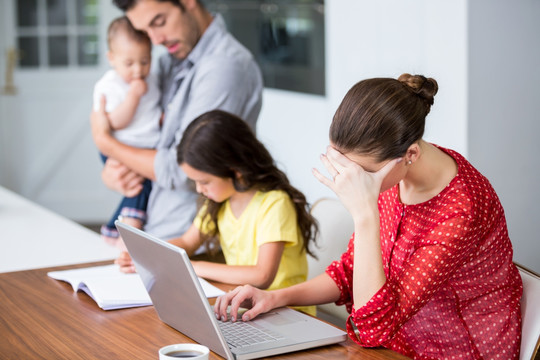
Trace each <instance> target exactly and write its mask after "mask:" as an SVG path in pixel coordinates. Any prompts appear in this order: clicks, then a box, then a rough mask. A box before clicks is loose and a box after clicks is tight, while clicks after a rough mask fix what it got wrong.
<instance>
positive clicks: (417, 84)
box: [398, 74, 439, 106]
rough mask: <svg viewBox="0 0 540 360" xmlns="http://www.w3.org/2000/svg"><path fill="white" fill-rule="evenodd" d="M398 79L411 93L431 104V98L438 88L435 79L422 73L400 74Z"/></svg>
mask: <svg viewBox="0 0 540 360" xmlns="http://www.w3.org/2000/svg"><path fill="white" fill-rule="evenodd" d="M398 81H400V82H401V83H403V84H405V85H406V86H407V87H408V88H409V89H410V90H411V91H412V92H413V93H415V94H416V95H418V96H419V97H420V98H422V99H424V101H426V102H427V104H428V105H430V106H431V105H433V98H434V97H435V94H437V91H438V90H439V85H438V84H437V81H435V79H432V78H426V77H425V76H423V75H411V74H402V75H401V76H400V77H399V78H398Z"/></svg>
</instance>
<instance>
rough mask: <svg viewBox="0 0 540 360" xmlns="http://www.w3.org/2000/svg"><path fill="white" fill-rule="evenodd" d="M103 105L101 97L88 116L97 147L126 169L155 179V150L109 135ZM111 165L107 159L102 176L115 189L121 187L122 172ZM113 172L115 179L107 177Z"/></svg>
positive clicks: (107, 121) (104, 101) (109, 127)
mask: <svg viewBox="0 0 540 360" xmlns="http://www.w3.org/2000/svg"><path fill="white" fill-rule="evenodd" d="M105 105H106V100H105V98H104V97H102V98H101V99H100V107H99V110H97V111H96V110H94V111H92V114H91V116H90V124H91V127H92V137H93V138H94V142H95V144H96V146H97V148H98V149H99V151H101V153H102V154H104V155H105V156H107V157H108V158H109V159H111V158H112V159H115V160H117V162H119V163H121V164H123V165H124V166H125V167H127V169H129V170H131V171H133V172H135V173H137V174H138V175H140V176H142V177H144V178H147V179H150V180H155V172H154V158H155V156H156V150H154V149H142V148H136V147H133V146H129V145H126V144H124V143H122V142H120V141H118V140H116V139H115V138H114V137H113V136H112V135H111V131H112V129H111V125H110V122H109V118H108V116H107V113H106V112H105ZM111 167H112V166H111V163H109V161H107V163H106V164H105V167H104V169H103V173H102V178H103V181H104V182H105V184H106V185H107V186H108V187H110V188H111V189H114V190H116V189H117V188H119V187H122V186H121V183H122V182H121V181H120V179H119V175H120V174H121V173H122V172H120V171H117V170H118V169H111ZM113 170H116V171H113ZM113 174H115V175H116V179H109V178H108V177H109V176H110V175H113ZM106 177H107V179H106ZM141 181H142V180H141ZM113 183H114V184H113ZM121 192H122V193H123V191H121Z"/></svg>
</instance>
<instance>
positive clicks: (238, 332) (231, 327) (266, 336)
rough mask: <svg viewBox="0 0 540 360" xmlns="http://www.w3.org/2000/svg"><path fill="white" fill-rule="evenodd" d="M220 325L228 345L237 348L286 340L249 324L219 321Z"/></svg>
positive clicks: (274, 333)
mask: <svg viewBox="0 0 540 360" xmlns="http://www.w3.org/2000/svg"><path fill="white" fill-rule="evenodd" d="M218 323H219V327H220V328H221V332H222V333H223V335H224V336H225V339H226V340H227V343H228V344H229V345H230V346H232V347H235V348H241V347H244V346H249V345H255V344H263V343H268V342H271V341H276V340H280V339H283V338H284V337H283V336H281V335H280V334H278V333H276V332H274V331H271V330H268V329H263V328H260V327H255V326H253V325H251V324H250V323H249V322H243V321H237V322H232V321H226V322H222V321H218Z"/></svg>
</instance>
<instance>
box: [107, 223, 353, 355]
mask: <svg viewBox="0 0 540 360" xmlns="http://www.w3.org/2000/svg"><path fill="white" fill-rule="evenodd" d="M116 227H117V228H118V231H119V232H120V235H121V236H122V238H123V240H124V242H125V244H126V247H127V249H128V251H129V253H130V255H131V257H132V259H133V261H134V263H135V267H136V268H137V272H138V273H139V275H140V276H141V278H142V281H143V283H144V284H145V287H146V290H147V291H148V294H149V295H150V298H151V299H152V303H153V305H154V307H155V309H156V312H157V313H158V315H159V318H160V319H161V320H162V321H163V322H165V323H166V324H168V325H169V326H171V327H173V328H175V329H176V330H178V331H180V332H181V333H182V334H184V335H186V336H188V337H190V338H191V339H193V340H194V341H196V342H198V343H200V344H203V345H205V346H208V347H209V348H210V349H211V350H212V351H213V352H215V353H217V354H219V355H221V356H223V357H224V358H226V359H255V358H260V357H264V356H272V355H277V354H283V353H286V352H291V351H297V350H303V349H309V348H313V347H317V346H323V345H329V344H334V343H338V342H342V341H344V340H346V339H347V334H346V333H345V332H344V331H342V330H340V329H338V328H336V327H334V326H331V325H328V324H326V323H325V322H323V321H320V320H318V319H317V318H314V317H311V316H309V315H306V314H304V313H301V312H299V311H296V310H292V309H289V308H280V309H275V310H273V311H272V312H269V313H267V314H263V315H259V316H258V317H257V318H255V319H254V320H252V321H248V322H242V321H237V322H234V323H233V322H231V321H226V322H222V321H218V320H217V319H216V317H215V315H214V310H213V308H212V306H211V305H210V304H209V303H208V299H207V298H206V296H205V295H204V292H203V290H202V288H201V285H200V283H199V281H198V280H197V275H196V274H195V271H194V270H193V267H192V266H191V262H190V261H189V257H188V256H187V253H186V252H185V251H184V249H181V248H179V247H176V246H174V245H171V244H169V243H168V242H166V241H162V240H160V239H157V238H155V237H153V236H151V235H149V234H147V233H145V232H143V231H140V230H138V229H135V228H133V227H130V226H129V225H126V224H123V223H120V222H118V221H117V222H116ZM235 333H236V334H235Z"/></svg>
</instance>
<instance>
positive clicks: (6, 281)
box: [0, 262, 406, 360]
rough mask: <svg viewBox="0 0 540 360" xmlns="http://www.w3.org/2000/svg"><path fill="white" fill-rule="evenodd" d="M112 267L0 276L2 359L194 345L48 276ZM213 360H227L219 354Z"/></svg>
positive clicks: (148, 318) (150, 352) (344, 352)
mask: <svg viewBox="0 0 540 360" xmlns="http://www.w3.org/2000/svg"><path fill="white" fill-rule="evenodd" d="M106 263H110V262H99V263H88V264H79V265H74V266H61V267H54V268H44V269H35V270H26V271H17V272H9V273H0V357H1V358H2V359H30V358H31V359H34V358H35V359H92V360H94V359H115V360H117V359H120V360H121V359H130V360H133V359H157V358H158V354H157V352H158V350H159V348H161V347H163V346H165V345H169V344H174V343H185V342H193V341H192V340H191V339H189V338H188V337H186V336H184V335H182V334H181V333H179V332H178V331H176V330H174V329H173V328H171V327H169V326H168V325H166V324H165V323H163V322H162V321H161V320H159V318H158V316H157V313H156V312H155V310H154V308H153V307H152V306H147V307H141V308H132V309H122V310H111V311H104V310H101V309H100V308H99V307H98V306H97V305H96V303H95V302H94V301H93V300H92V299H91V298H90V297H89V296H87V295H86V294H85V293H83V292H77V293H74V292H73V289H72V288H71V286H70V285H69V284H67V283H65V282H62V281H57V280H54V279H52V278H49V277H48V276H47V272H48V271H52V270H64V269H68V268H76V267H83V266H95V265H103V264H106ZM216 285H218V286H219V287H221V288H223V289H224V290H227V285H223V284H216ZM210 358H211V359H221V357H219V356H218V355H216V354H214V353H211V354H210ZM272 359H372V360H376V359H381V360H383V359H396V360H398V359H406V358H405V357H403V356H401V355H399V354H397V353H395V352H393V351H390V350H387V349H364V348H362V347H360V346H358V345H356V344H354V343H353V342H352V341H351V340H350V339H349V340H347V341H345V342H343V343H340V344H337V345H332V346H325V347H321V348H316V349H312V350H307V351H300V352H295V353H290V354H285V355H281V356H275V357H272Z"/></svg>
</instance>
